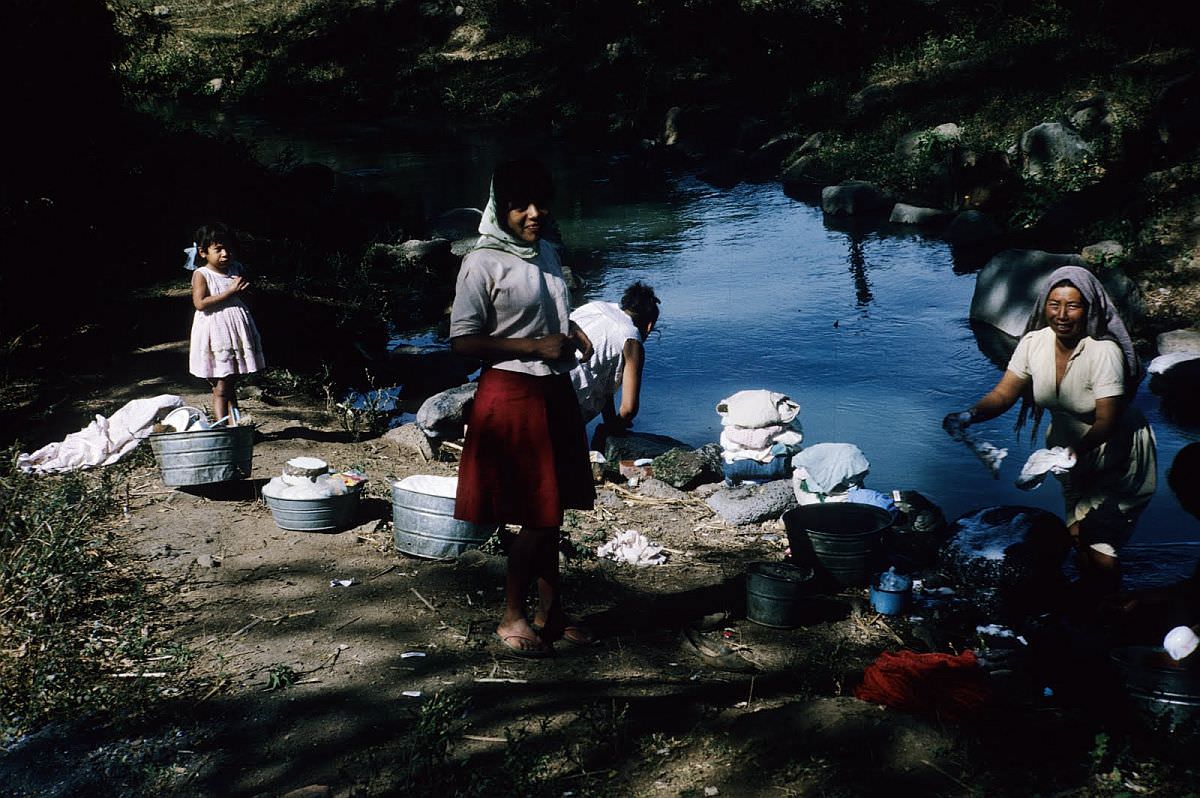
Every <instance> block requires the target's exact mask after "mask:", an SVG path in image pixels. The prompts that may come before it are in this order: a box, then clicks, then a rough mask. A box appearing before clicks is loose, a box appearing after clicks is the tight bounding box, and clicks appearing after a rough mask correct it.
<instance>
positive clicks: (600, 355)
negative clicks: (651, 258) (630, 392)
mask: <svg viewBox="0 0 1200 798" xmlns="http://www.w3.org/2000/svg"><path fill="white" fill-rule="evenodd" d="M570 318H571V321H573V322H575V323H576V324H578V325H579V328H580V329H581V330H583V332H584V335H586V336H587V337H588V340H589V341H591V342H592V356H591V357H589V358H588V359H587V360H584V361H580V362H579V363H578V364H577V365H575V366H574V367H573V368H572V369H571V385H572V386H574V388H575V398H576V399H578V400H579V412H580V413H582V414H583V422H584V423H585V424H586V423H588V422H589V421H591V420H592V419H593V418H595V417H596V416H598V415H600V412H601V411H602V410H603V408H604V406H605V405H606V404H607V403H608V402H609V400H610V397H612V396H614V395H615V394H616V392H617V389H618V388H620V387H621V380H622V379H623V378H624V375H625V342H626V341H629V340H634V341H640V340H641V334H640V333H639V332H638V328H637V326H636V325H635V324H634V323H633V319H631V318H630V317H629V314H628V313H626V312H625V311H623V310H621V306H620V305H618V304H616V303H613V302H588V303H587V304H586V305H582V306H580V307H578V308H575V310H573V311H571V317H570Z"/></svg>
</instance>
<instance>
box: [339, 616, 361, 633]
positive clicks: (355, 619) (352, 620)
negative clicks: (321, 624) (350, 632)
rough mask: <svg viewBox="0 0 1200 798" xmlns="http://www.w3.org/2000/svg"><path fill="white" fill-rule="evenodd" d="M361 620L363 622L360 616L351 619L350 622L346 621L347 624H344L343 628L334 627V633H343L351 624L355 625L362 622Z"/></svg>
mask: <svg viewBox="0 0 1200 798" xmlns="http://www.w3.org/2000/svg"><path fill="white" fill-rule="evenodd" d="M361 620H362V616H361V615H359V616H358V617H357V618H351V619H350V620H348V621H346V622H345V623H344V624H342V625H341V626H335V627H333V631H335V632H340V631H342V630H343V629H345V628H346V627H347V626H349V625H350V624H352V623H354V622H355V621H361Z"/></svg>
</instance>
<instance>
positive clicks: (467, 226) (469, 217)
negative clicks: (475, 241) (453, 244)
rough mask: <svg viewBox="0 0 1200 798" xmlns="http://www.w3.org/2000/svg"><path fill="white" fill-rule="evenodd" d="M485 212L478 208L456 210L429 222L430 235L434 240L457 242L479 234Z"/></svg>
mask: <svg viewBox="0 0 1200 798" xmlns="http://www.w3.org/2000/svg"><path fill="white" fill-rule="evenodd" d="M482 219H483V211H481V210H479V209H478V208H454V209H452V210H449V211H446V212H445V213H442V214H439V215H438V216H435V217H434V218H433V219H430V221H429V234H430V235H431V236H432V237H434V238H444V239H446V240H448V241H457V240H458V239H460V238H467V237H469V236H474V235H477V234H478V233H479V222H480V220H482Z"/></svg>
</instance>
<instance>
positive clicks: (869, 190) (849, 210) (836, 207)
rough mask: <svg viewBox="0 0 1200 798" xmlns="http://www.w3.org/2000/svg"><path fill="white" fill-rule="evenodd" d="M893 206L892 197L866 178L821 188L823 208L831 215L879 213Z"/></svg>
mask: <svg viewBox="0 0 1200 798" xmlns="http://www.w3.org/2000/svg"><path fill="white" fill-rule="evenodd" d="M891 206H892V199H891V197H889V196H888V195H887V194H885V193H884V192H883V191H882V190H881V189H880V188H879V187H878V186H876V185H875V184H874V183H868V182H866V181H865V180H847V181H846V182H844V183H840V184H838V185H836V186H825V188H823V189H821V210H822V211H824V212H825V213H827V214H828V215H830V216H858V215H860V214H865V213H877V212H879V211H883V210H887V209H888V208H890V207H891Z"/></svg>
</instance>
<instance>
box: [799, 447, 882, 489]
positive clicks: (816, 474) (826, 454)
mask: <svg viewBox="0 0 1200 798" xmlns="http://www.w3.org/2000/svg"><path fill="white" fill-rule="evenodd" d="M792 467H793V468H803V469H805V470H806V471H807V472H808V476H807V477H806V478H805V481H806V482H807V483H808V487H809V490H811V491H813V492H815V493H835V492H837V491H839V490H845V489H846V488H848V487H849V486H850V485H861V484H862V481H863V478H864V477H866V475H867V471H869V470H870V468H871V463H870V462H868V460H867V457H866V455H864V454H863V453H862V450H861V449H859V448H858V447H857V446H855V445H854V444H853V443H818V444H816V445H814V446H810V447H808V448H807V449H805V450H804V451H802V452H800V453H799V454H797V455H796V456H795V457H793V458H792Z"/></svg>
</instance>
